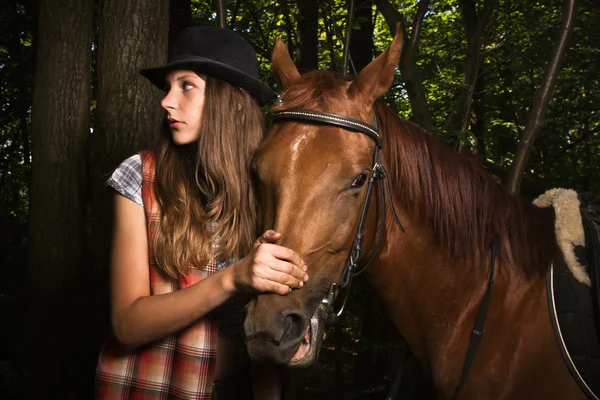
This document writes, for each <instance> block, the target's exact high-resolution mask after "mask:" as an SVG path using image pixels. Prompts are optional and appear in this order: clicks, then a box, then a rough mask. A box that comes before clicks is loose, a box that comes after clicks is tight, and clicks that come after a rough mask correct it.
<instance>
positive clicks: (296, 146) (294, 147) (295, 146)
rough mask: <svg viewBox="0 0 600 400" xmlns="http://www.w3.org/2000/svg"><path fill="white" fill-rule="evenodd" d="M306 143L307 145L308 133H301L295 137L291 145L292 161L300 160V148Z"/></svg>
mask: <svg viewBox="0 0 600 400" xmlns="http://www.w3.org/2000/svg"><path fill="white" fill-rule="evenodd" d="M305 145H306V133H305V134H303V135H300V136H298V137H297V138H296V139H294V141H293V142H292V144H291V146H290V161H291V162H295V161H297V160H298V155H299V153H300V150H302V148H303V147H304V146H305Z"/></svg>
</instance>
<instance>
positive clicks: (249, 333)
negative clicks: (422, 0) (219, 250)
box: [244, 295, 326, 368]
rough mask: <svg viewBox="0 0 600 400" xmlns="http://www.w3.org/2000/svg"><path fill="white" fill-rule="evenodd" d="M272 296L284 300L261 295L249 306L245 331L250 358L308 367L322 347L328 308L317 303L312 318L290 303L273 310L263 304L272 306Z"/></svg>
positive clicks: (277, 363) (295, 366) (270, 362)
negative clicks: (290, 305)
mask: <svg viewBox="0 0 600 400" xmlns="http://www.w3.org/2000/svg"><path fill="white" fill-rule="evenodd" d="M275 296H278V297H275ZM273 300H275V301H277V300H279V301H281V300H282V297H281V296H279V295H259V296H257V298H255V299H253V300H252V301H251V302H250V303H248V305H247V306H246V316H245V319H244V335H245V339H246V347H247V350H248V355H249V356H250V359H252V360H254V361H256V362H260V363H267V364H276V365H285V366H287V367H290V368H306V367H309V366H310V365H312V364H313V363H314V362H315V361H316V360H317V358H318V355H319V351H320V349H321V345H322V342H323V332H324V326H325V314H326V310H325V309H324V307H322V306H319V307H317V308H316V311H315V312H314V314H313V315H312V317H310V319H309V318H307V317H306V313H304V312H302V311H300V310H299V309H294V308H290V307H289V304H288V305H287V307H281V308H280V310H282V311H279V312H275V313H273V312H269V311H267V308H266V307H265V306H264V305H263V303H264V304H269V305H271V306H273V304H272V301H273ZM270 316H273V318H269V317H270Z"/></svg>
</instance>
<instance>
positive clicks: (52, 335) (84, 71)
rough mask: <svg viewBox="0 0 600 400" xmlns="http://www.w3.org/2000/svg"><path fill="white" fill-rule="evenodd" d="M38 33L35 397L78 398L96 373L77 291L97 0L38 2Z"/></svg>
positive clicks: (33, 198) (32, 271)
mask: <svg viewBox="0 0 600 400" xmlns="http://www.w3.org/2000/svg"><path fill="white" fill-rule="evenodd" d="M38 32H39V35H38V36H37V37H38V40H39V41H38V43H37V56H36V59H37V66H36V75H35V85H34V91H33V99H32V132H31V144H32V149H31V151H32V158H33V163H32V179H31V189H30V216H29V269H28V281H29V284H30V290H29V293H30V299H29V301H30V309H29V332H30V333H31V336H32V337H31V338H30V339H29V342H28V346H29V352H30V354H29V360H28V361H29V366H30V368H29V372H30V374H31V375H30V377H29V379H30V382H32V383H33V384H32V385H31V386H30V388H29V389H30V390H31V397H32V398H40V399H41V398H46V399H49V398H74V397H77V395H78V392H79V391H80V389H81V388H79V387H78V385H80V383H81V382H82V381H83V380H85V377H86V376H87V375H88V374H91V376H93V371H94V370H93V369H90V368H85V367H84V366H82V362H81V361H82V357H83V354H86V349H85V342H86V339H85V335H81V333H82V331H81V328H82V325H81V323H82V318H83V313H82V308H84V307H85V304H84V303H81V299H80V298H79V296H78V294H79V293H80V292H81V290H78V289H77V288H78V287H81V288H83V287H84V286H85V284H86V283H87V281H82V280H80V279H79V278H80V276H81V273H82V267H83V264H82V261H84V260H83V255H84V246H85V238H86V228H87V221H86V209H87V203H86V188H87V187H86V165H85V144H86V141H87V139H88V137H89V134H90V129H89V128H90V115H89V114H90V103H91V65H92V52H91V47H92V32H93V2H92V0H42V1H40V9H39V26H38ZM84 326H85V325H84ZM87 379H88V380H89V378H87ZM92 379H93V378H92ZM79 394H80V393H79ZM88 395H91V393H88ZM86 397H87V396H86Z"/></svg>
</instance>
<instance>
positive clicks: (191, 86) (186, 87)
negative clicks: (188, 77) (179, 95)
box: [181, 82, 194, 90]
mask: <svg viewBox="0 0 600 400" xmlns="http://www.w3.org/2000/svg"><path fill="white" fill-rule="evenodd" d="M193 87H194V85H192V84H191V83H189V82H183V83H182V84H181V88H182V89H183V90H188V89H191V88H193Z"/></svg>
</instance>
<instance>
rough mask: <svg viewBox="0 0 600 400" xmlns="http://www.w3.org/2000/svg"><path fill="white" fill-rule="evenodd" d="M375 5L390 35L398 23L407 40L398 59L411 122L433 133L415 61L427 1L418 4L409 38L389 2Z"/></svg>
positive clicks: (378, 0) (403, 24)
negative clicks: (411, 115) (411, 117)
mask: <svg viewBox="0 0 600 400" xmlns="http://www.w3.org/2000/svg"><path fill="white" fill-rule="evenodd" d="M375 5H376V6H377V9H378V10H379V12H380V13H381V15H383V18H384V19H385V22H386V23H387V25H388V27H389V28H390V31H391V32H392V34H393V33H394V31H395V26H396V23H397V22H400V23H401V25H402V29H403V31H404V37H405V38H407V40H406V41H405V45H404V50H403V52H402V58H401V59H400V72H401V73H402V80H403V81H404V84H405V87H406V92H407V94H408V100H409V102H410V107H411V109H412V113H413V120H414V122H416V123H417V124H418V125H420V126H421V127H422V128H423V129H425V130H426V131H427V132H430V133H433V132H434V128H433V124H432V120H431V113H430V111H429V105H428V104H427V98H426V96H425V88H424V87H423V82H421V79H420V78H419V68H418V67H417V63H416V61H415V54H416V51H417V45H418V43H419V37H420V33H421V26H422V23H423V18H424V16H425V13H426V12H427V10H428V7H429V0H421V1H420V2H419V10H418V11H417V14H416V15H415V18H414V20H413V23H412V27H413V31H412V36H411V37H410V38H408V35H407V34H406V29H405V28H404V27H405V26H406V25H405V23H404V16H403V15H402V14H401V13H400V12H399V11H398V10H396V9H395V8H394V6H393V5H392V4H391V3H390V2H389V0H375Z"/></svg>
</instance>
